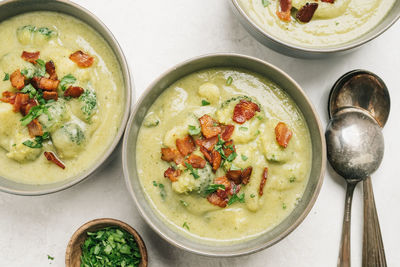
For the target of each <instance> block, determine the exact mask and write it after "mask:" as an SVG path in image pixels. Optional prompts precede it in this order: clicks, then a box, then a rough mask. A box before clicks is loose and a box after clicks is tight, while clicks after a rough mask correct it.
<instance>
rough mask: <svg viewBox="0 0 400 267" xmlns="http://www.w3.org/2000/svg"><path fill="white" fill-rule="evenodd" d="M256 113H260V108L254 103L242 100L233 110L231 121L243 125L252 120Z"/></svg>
mask: <svg viewBox="0 0 400 267" xmlns="http://www.w3.org/2000/svg"><path fill="white" fill-rule="evenodd" d="M256 111H260V107H259V106H258V105H257V104H256V103H253V102H251V101H248V100H243V99H242V100H240V102H239V103H238V104H236V106H235V108H234V110H233V121H234V122H237V123H239V124H243V123H245V122H246V121H248V120H250V119H251V118H253V117H254V115H255V114H256Z"/></svg>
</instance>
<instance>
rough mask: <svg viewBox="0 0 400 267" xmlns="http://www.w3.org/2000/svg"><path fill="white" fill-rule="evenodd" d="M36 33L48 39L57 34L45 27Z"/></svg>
mask: <svg viewBox="0 0 400 267" xmlns="http://www.w3.org/2000/svg"><path fill="white" fill-rule="evenodd" d="M37 31H38V32H39V33H41V34H43V35H45V36H46V37H48V38H50V37H51V36H53V35H56V34H57V33H56V32H55V31H52V30H50V29H49V28H46V27H42V28H39V29H38V30H37Z"/></svg>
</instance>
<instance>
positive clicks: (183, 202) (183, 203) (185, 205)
mask: <svg viewBox="0 0 400 267" xmlns="http://www.w3.org/2000/svg"><path fill="white" fill-rule="evenodd" d="M180 202H181V204H182V205H183V206H184V207H187V206H189V204H188V203H187V202H186V201H185V200H182V199H181V200H180Z"/></svg>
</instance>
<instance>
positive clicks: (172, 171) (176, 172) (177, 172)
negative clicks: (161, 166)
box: [164, 167, 182, 182]
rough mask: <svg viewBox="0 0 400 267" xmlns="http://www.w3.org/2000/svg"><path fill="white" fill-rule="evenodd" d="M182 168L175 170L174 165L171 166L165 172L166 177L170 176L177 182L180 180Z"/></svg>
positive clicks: (172, 180)
mask: <svg viewBox="0 0 400 267" xmlns="http://www.w3.org/2000/svg"><path fill="white" fill-rule="evenodd" d="M181 172H182V171H181V170H179V169H177V170H175V169H174V168H172V167H169V168H168V169H167V170H166V171H165V172H164V177H165V178H168V179H169V180H171V182H176V181H178V177H179V175H181Z"/></svg>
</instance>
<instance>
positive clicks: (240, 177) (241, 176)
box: [226, 167, 253, 185]
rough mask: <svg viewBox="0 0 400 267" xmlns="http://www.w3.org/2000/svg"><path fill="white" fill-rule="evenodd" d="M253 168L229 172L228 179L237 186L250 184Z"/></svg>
mask: <svg viewBox="0 0 400 267" xmlns="http://www.w3.org/2000/svg"><path fill="white" fill-rule="evenodd" d="M252 171H253V167H247V168H246V169H244V170H229V171H228V172H227V173H226V177H228V178H229V179H230V180H232V181H233V182H234V183H235V184H236V185H239V184H248V183H249V180H250V176H251V173H252Z"/></svg>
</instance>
